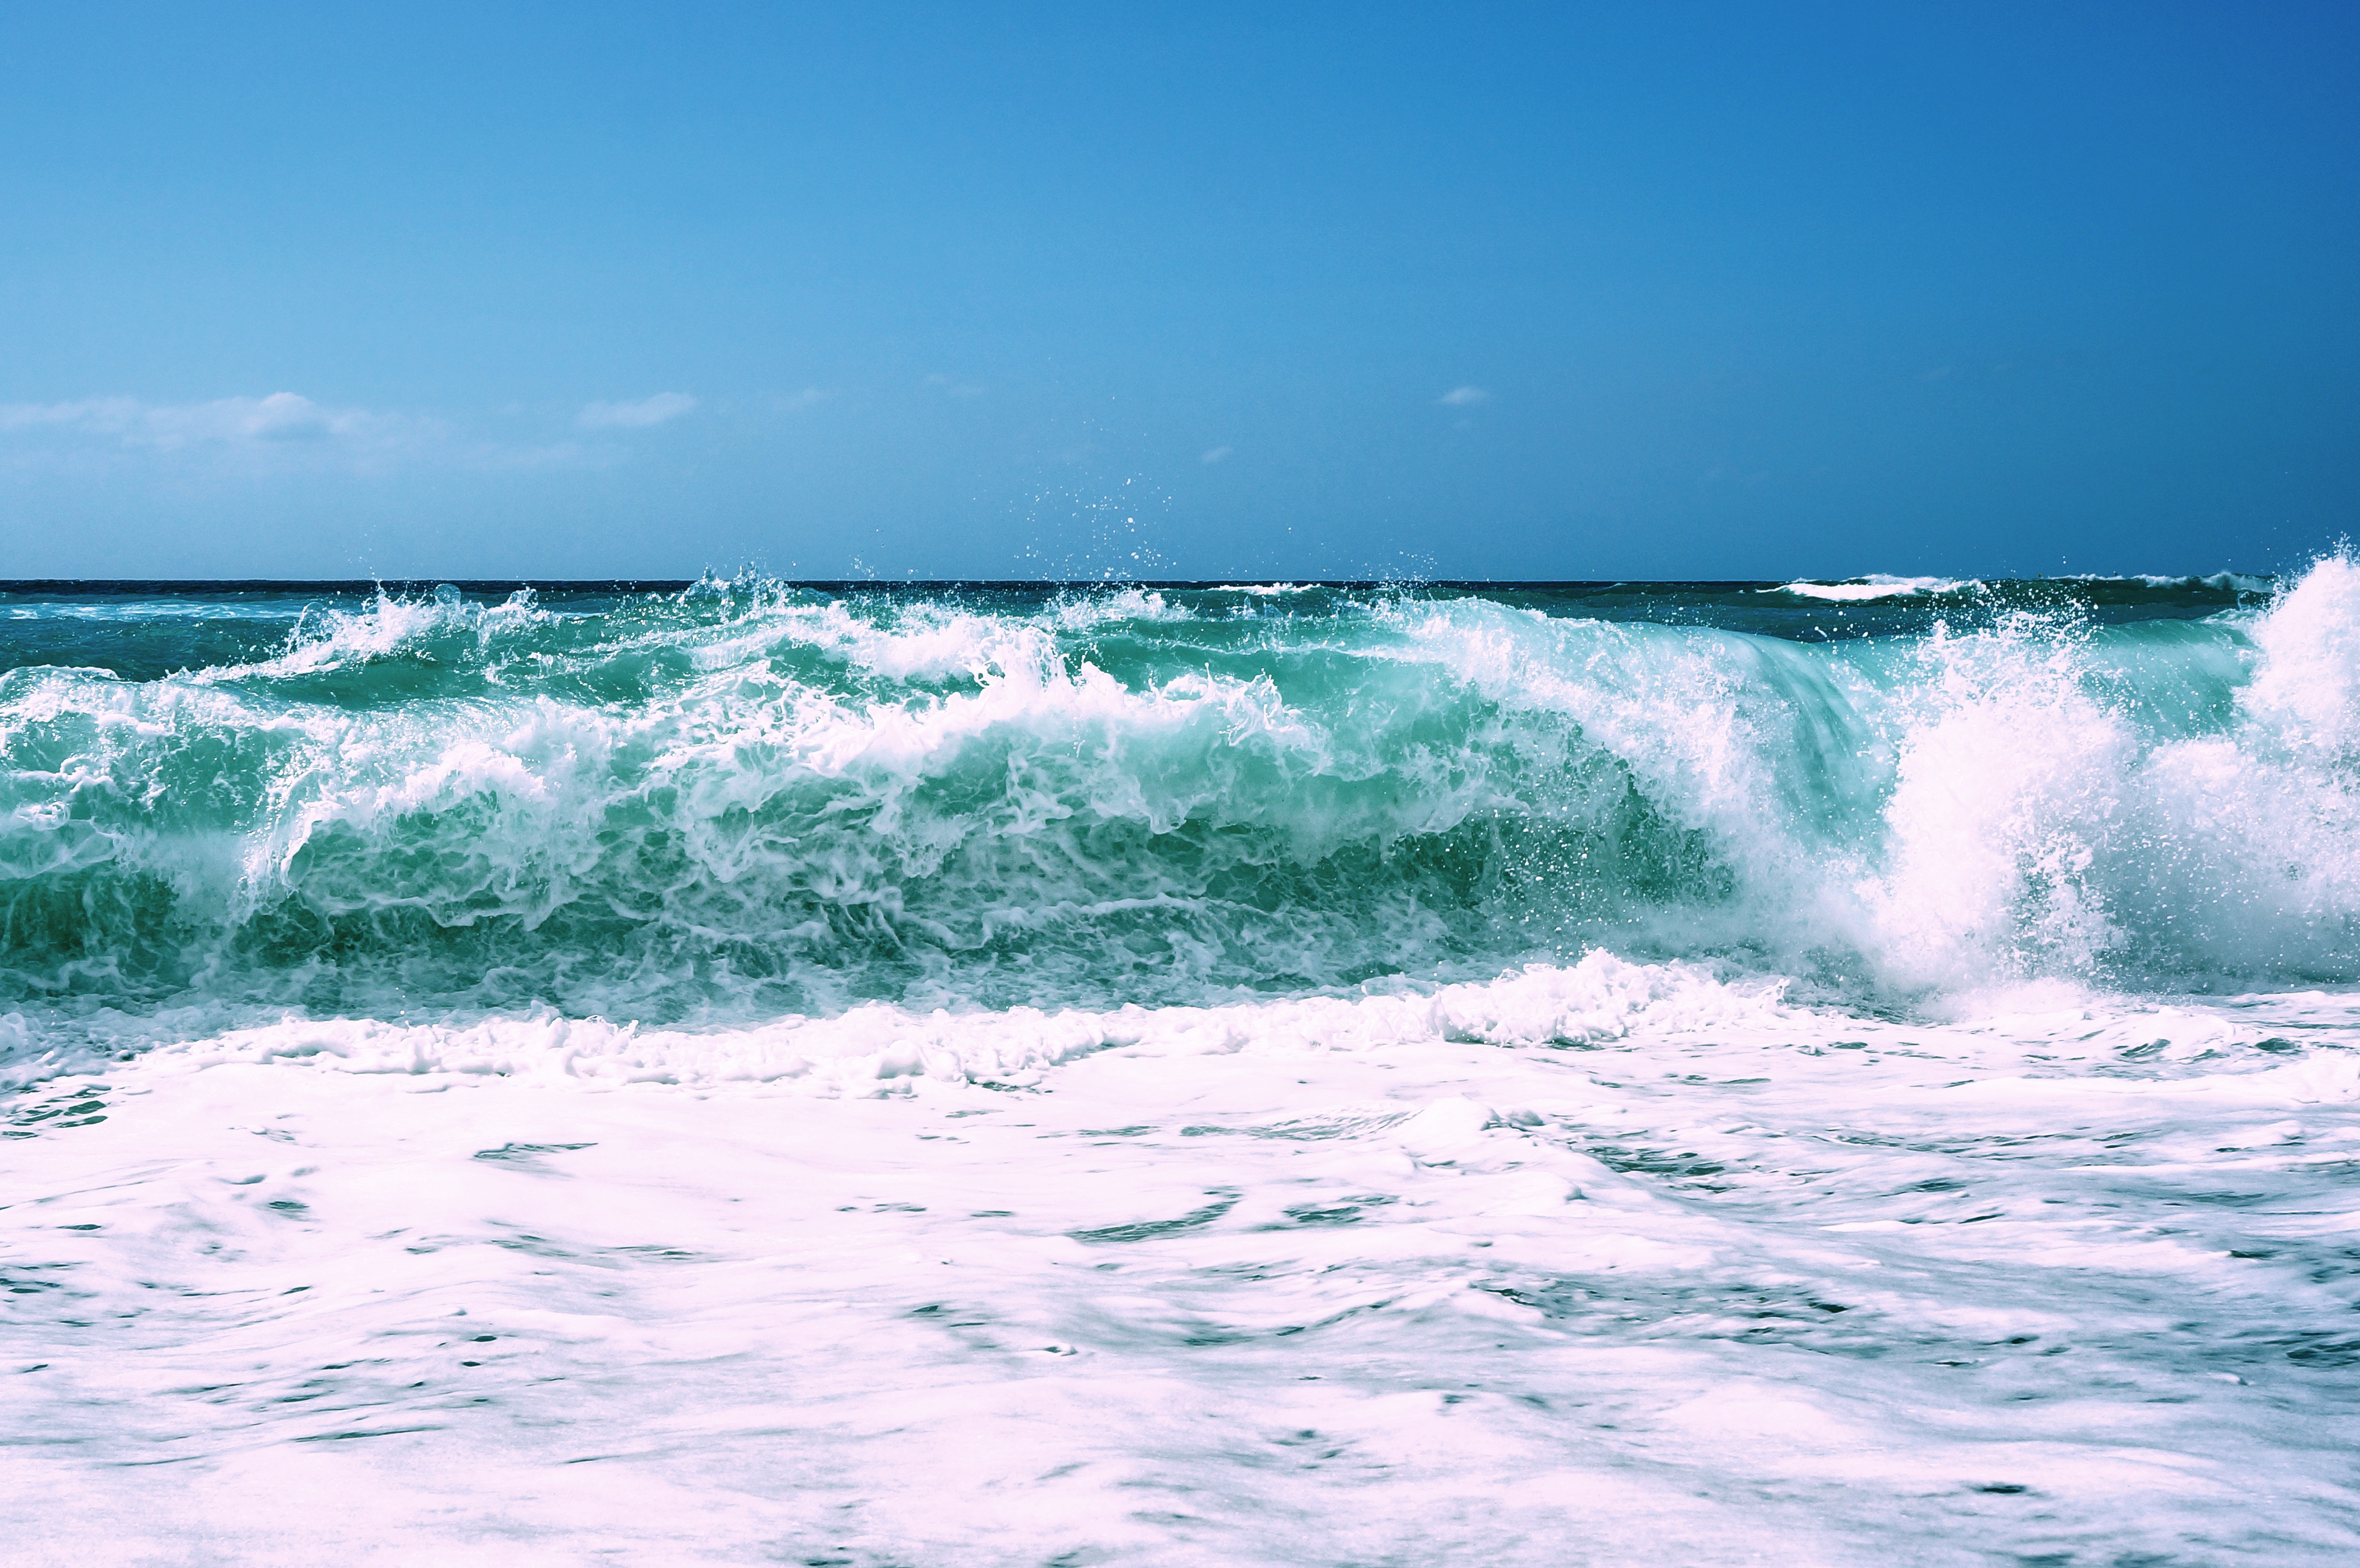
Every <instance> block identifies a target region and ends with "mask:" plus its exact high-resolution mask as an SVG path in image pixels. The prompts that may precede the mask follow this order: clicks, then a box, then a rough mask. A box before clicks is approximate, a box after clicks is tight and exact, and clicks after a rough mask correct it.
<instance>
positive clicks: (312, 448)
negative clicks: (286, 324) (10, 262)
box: [0, 392, 613, 474]
mask: <svg viewBox="0 0 2360 1568" xmlns="http://www.w3.org/2000/svg"><path fill="white" fill-rule="evenodd" d="M0 460H5V461H7V462H9V463H11V464H12V465H14V466H16V467H19V468H27V467H29V468H45V467H64V468H66V469H69V470H82V469H88V468H89V467H90V466H91V465H93V464H101V465H108V466H112V465H115V464H118V463H137V462H141V461H146V462H150V463H169V464H173V465H176V466H184V465H187V464H191V463H194V464H199V465H203V466H213V467H215V468H218V469H221V470H223V471H224V472H225V473H229V474H275V473H291V472H297V471H311V472H321V471H343V472H347V473H354V474H384V473H386V472H388V471H389V470H392V469H395V468H398V467H406V466H412V465H418V464H426V465H448V466H459V467H467V468H478V469H510V468H545V467H565V466H573V465H577V464H581V463H589V464H592V465H594V466H595V465H599V464H602V463H607V462H611V461H612V460H613V458H612V455H611V454H602V453H599V452H595V451H592V450H589V449H585V448H584V447H583V446H581V445H579V444H578V443H576V442H573V441H561V442H557V443H555V444H543V445H519V444H516V443H511V442H502V441H486V440H484V439H481V438H480V437H475V436H471V435H468V434H466V433H464V431H462V430H458V429H456V428H454V427H453V425H452V423H451V422H450V421H449V420H447V419H443V418H441V417H439V416H437V415H432V414H413V413H397V412H387V411H384V410H381V409H375V408H331V407H328V406H326V405H324V404H321V403H315V402H313V401H312V400H311V398H309V397H304V396H303V395H302V394H301V393H300V392H273V393H271V394H269V395H268V397H214V398H210V399H208V400H206V401H203V402H199V403H148V402H143V401H141V400H140V399H139V398H137V397H82V398H72V399H68V400H65V401H61V402H56V403H0Z"/></svg>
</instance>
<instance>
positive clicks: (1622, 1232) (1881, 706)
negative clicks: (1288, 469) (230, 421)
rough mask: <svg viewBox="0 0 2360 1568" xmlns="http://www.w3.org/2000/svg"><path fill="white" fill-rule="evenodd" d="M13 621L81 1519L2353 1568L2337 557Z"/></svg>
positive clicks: (358, 1530) (31, 1133)
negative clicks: (2282, 570) (2083, 569)
mask: <svg viewBox="0 0 2360 1568" xmlns="http://www.w3.org/2000/svg"><path fill="white" fill-rule="evenodd" d="M0 653H4V654H5V659H0V663H5V673H0V762H5V769H0V789H5V791H6V793H5V799H0V1190H5V1192H6V1194H7V1197H6V1199H5V1202H0V1255H5V1258H6V1259H7V1270H6V1271H7V1283H8V1286H9V1294H8V1298H7V1299H8V1300H9V1301H10V1302H11V1306H10V1310H9V1312H8V1313H7V1314H6V1316H5V1319H0V1369H5V1370H6V1372H7V1374H8V1388H9V1393H10V1397H11V1398H12V1399H14V1400H15V1401H16V1405H15V1406H14V1407H12V1408H13V1409H16V1410H20V1411H21V1414H20V1415H19V1417H18V1419H17V1420H16V1422H15V1424H14V1427H13V1428H12V1436H13V1437H14V1438H15V1439H16V1441H15V1443H14V1446H13V1447H12V1449H11V1451H10V1452H11V1455H12V1457H11V1464H12V1465H13V1466H14V1469H13V1471H12V1476H13V1477H14V1478H15V1479H16V1481H17V1482H18V1485H17V1486H16V1487H15V1488H14V1491H13V1493H12V1494H11V1495H12V1496H14V1497H23V1498H25V1499H26V1501H25V1503H24V1504H23V1505H22V1506H21V1507H20V1508H18V1509H17V1510H16V1514H14V1515H6V1514H5V1513H0V1517H5V1518H6V1519H8V1520H9V1525H8V1528H9V1529H10V1530H11V1531H12V1533H11V1535H10V1537H9V1539H10V1540H11V1541H12V1542H15V1541H29V1542H31V1543H33V1546H32V1549H33V1550H34V1551H35V1552H36V1553H37V1554H38V1552H40V1551H42V1550H44V1549H45V1546H46V1543H47V1542H48V1541H70V1542H71V1545H72V1547H73V1548H74V1549H76V1550H79V1549H80V1548H81V1547H82V1544H83V1543H82V1541H79V1540H77V1539H74V1538H73V1536H72V1533H71V1530H72V1529H78V1528H79V1524H78V1522H74V1521H86V1520H92V1519H97V1520H103V1521H104V1528H105V1530H106V1532H107V1537H106V1538H107V1540H108V1541H109V1543H110V1544H111V1545H115V1546H117V1548H118V1550H117V1551H116V1552H115V1555H116V1556H118V1557H126V1558H138V1559H141V1560H153V1561H158V1562H191V1561H206V1562H213V1561H220V1562H235V1563H277V1562H286V1563H312V1562H316V1561H318V1560H320V1559H321V1558H322V1556H323V1555H333V1554H337V1553H341V1554H343V1555H344V1556H349V1557H355V1558H361V1557H367V1556H369V1555H371V1554H372V1553H375V1554H377V1555H384V1554H385V1553H386V1552H388V1551H397V1550H398V1551H402V1552H406V1554H407V1556H408V1557H412V1558H422V1559H424V1560H431V1561H435V1562H442V1561H446V1560H450V1561H458V1560H472V1559H469V1556H468V1554H469V1553H471V1552H472V1553H475V1555H476V1556H481V1555H482V1553H483V1552H485V1551H486V1550H487V1548H486V1546H485V1542H486V1541H492V1542H495V1543H496V1546H495V1547H494V1548H490V1549H489V1550H497V1551H499V1552H505V1553H508V1555H509V1556H514V1555H515V1554H516V1552H518V1551H519V1550H521V1551H523V1552H525V1553H526V1554H527V1555H528V1556H532V1557H533V1560H534V1561H542V1560H546V1561H552V1562H554V1561H565V1562H576V1561H579V1562H590V1561H605V1560H608V1559H611V1558H613V1557H614V1556H616V1555H617V1552H621V1553H623V1554H626V1555H629V1556H631V1557H632V1558H633V1559H634V1560H635V1561H636V1560H645V1561H650V1562H666V1563H669V1562H674V1561H683V1560H686V1559H688V1558H694V1557H698V1556H700V1555H702V1556H704V1557H709V1558H712V1559H713V1560H716V1561H727V1562H733V1563H735V1562H755V1561H796V1562H807V1563H821V1562H825V1563H858V1564H867V1565H874V1568H883V1565H885V1564H897V1563H969V1562H977V1563H1009V1564H1035V1563H1042V1562H1044V1561H1056V1562H1071V1563H1262V1562H1278V1561H1284V1562H1287V1563H1332V1564H1338V1565H1342V1564H1360V1563H1406V1562H1421V1563H1423V1562H1429V1561H1431V1562H1436V1563H1444V1562H1448V1563H1458V1562H1461V1561H1466V1562H1480V1563H1533V1564H1547V1565H1550V1568H1554V1565H1556V1564H1558V1563H1564V1562H1566V1561H1568V1552H1570V1553H1571V1554H1572V1555H1573V1556H1574V1557H1575V1558H1577V1559H1582V1560H1590V1561H1597V1562H1601V1563H1655V1562H1667V1563H1682V1564H1687V1563H1696V1564H1714V1565H1721V1564H1728V1565H1732V1568H1734V1565H1737V1564H1754V1563H1763V1562H1765V1561H1775V1562H1777V1563H1789V1562H1794V1563H1819V1564H1826V1565H1828V1568H1839V1565H1841V1568H1888V1565H1889V1564H1892V1563H1927V1564H1944V1565H1956V1568H1992V1565H2014V1568H2021V1565H2023V1564H2027V1563H2052V1564H2066V1563H2071V1564H2089V1565H2092V1568H2095V1565H2113V1568H2122V1565H2124V1564H2128V1563H2267V1564H2270V1565H2271V1568H2279V1565H2283V1564H2297V1563H2300V1564H2304V1565H2306V1568H2308V1565H2313V1564H2316V1565H2318V1568H2328V1565H2331V1564H2342V1563H2350V1562H2353V1561H2355V1557H2360V1507H2355V1493H2354V1492H2353V1489H2352V1487H2351V1485H2350V1478H2351V1454H2350V1447H2351V1445H2350V1442H2349V1440H2348V1436H2347V1434H2348V1432H2349V1430H2350V1427H2351V1421H2350V1414H2351V1410H2352V1406H2353V1397H2354V1393H2355V1388H2360V1383H2355V1369H2360V1338H2355V1334H2354V1333H2353V1324H2354V1323H2355V1321H2360V1320H2355V1316H2354V1312H2355V1304H2360V1269H2356V1268H2355V1256H2354V1253H2353V1248H2352V1246H2351V1238H2352V1236H2353V1234H2354V1231H2355V1226H2356V1225H2360V1183H2355V1180H2354V1178H2355V1176H2360V990H2355V987H2354V985H2353V982H2354V981H2355V979H2360V853H2355V849H2356V848H2360V568H2355V566H2354V565H2353V564H2351V563H2349V562H2347V561H2343V560H2340V559H2339V560H2329V561H2322V562H2320V563H2318V564H2317V565H2315V566H2313V567H2312V568H2311V569H2310V570H2309V571H2307V572H2302V573H2300V574H2297V575H2295V576H2294V577H2292V578H2291V579H2289V580H2288V581H2286V582H2283V583H2256V582H2252V581H2241V580H2234V579H2227V578H2223V579H2219V580H2213V581H2197V580H2166V581H2148V580H2135V581H2127V582H2124V581H2114V582H2041V583H1991V584H1985V583H1941V582H1932V581H1926V580H1917V581H1896V580H1877V581H1864V582H1859V583H1739V584H1702V585H1698V584H1637V585H1633V584H1613V585H1599V584H1590V585H1579V584H1578V585H1569V586H1568V585H1559V586H1553V587H1535V586H1523V587H1516V588H1499V587H1490V586H1478V585H1448V584H1443V585H1437V584H1425V585H1403V584H1392V585H1354V586H1327V587H1308V588H1306V587H1299V586H1295V585H1287V584H1218V583H1214V584H1162V585H1138V584H1133V585H1100V586H1095V587H1075V588H1039V587H1009V586H967V587H945V586H929V587H925V588H912V587H891V588H884V587H871V586H868V585H862V584H828V585H819V586H812V585H801V586H798V585H792V584H782V583H762V582H734V583H672V584H628V585H618V584H606V585H595V586H585V585H581V584H572V585H565V584H541V585H521V584H455V585H437V584H432V583H426V584H412V585H388V586H387V587H386V588H385V589H383V590H382V591H380V590H379V589H377V587H376V586H375V585H373V584H358V585H351V586H349V587H338V586H334V585H330V586H321V585H293V586H255V585H246V586H242V587H219V586H216V587H185V586H179V587H140V586H121V587H115V588H106V589H91V588H84V587H76V586H72V585H55V584H50V585H39V584H36V585H24V584H18V585H15V586H13V587H10V588H7V589H5V592H0ZM2257 1476H2258V1477H2265V1478H2266V1480H2267V1484H2257V1483H2256V1477H2257ZM322 1499H329V1500H332V1503H333V1506H329V1505H328V1504H325V1503H323V1502H322ZM60 1519H64V1520H68V1521H70V1524H71V1528H70V1529H69V1530H68V1532H67V1533H66V1534H64V1535H60V1533H59V1527H58V1524H57V1521H58V1520H60ZM388 1543H396V1544H394V1545H390V1546H389V1545H388ZM536 1554H537V1555H536ZM83 1555H85V1556H86V1555H87V1552H84V1553H83Z"/></svg>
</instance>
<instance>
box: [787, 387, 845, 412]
mask: <svg viewBox="0 0 2360 1568" xmlns="http://www.w3.org/2000/svg"><path fill="white" fill-rule="evenodd" d="M835 395H836V394H834V393H832V392H828V391H825V390H823V389H822V388H820V387H804V388H803V390H802V391H800V392H791V393H789V394H788V395H787V396H786V397H774V398H772V399H771V406H772V407H773V408H777V409H778V410H779V412H781V414H801V413H806V412H809V411H810V410H811V409H814V408H818V407H819V406H820V405H821V404H822V403H825V402H826V401H827V400H828V399H829V398H830V397H834V396H835Z"/></svg>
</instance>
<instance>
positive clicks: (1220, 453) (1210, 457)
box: [1196, 446, 1234, 463]
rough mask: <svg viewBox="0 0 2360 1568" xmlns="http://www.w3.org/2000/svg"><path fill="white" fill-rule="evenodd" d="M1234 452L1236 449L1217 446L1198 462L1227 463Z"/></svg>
mask: <svg viewBox="0 0 2360 1568" xmlns="http://www.w3.org/2000/svg"><path fill="white" fill-rule="evenodd" d="M1233 450H1234V449H1232V448H1229V447H1226V446H1217V447H1215V448H1214V449H1213V450H1212V451H1210V452H1207V453H1206V454H1205V455H1204V456H1202V457H1200V458H1198V459H1197V460H1196V461H1197V462H1199V463H1223V462H1227V461H1228V460H1229V456H1230V455H1231V452H1232V451H1233Z"/></svg>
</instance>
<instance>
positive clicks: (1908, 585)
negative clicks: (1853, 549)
mask: <svg viewBox="0 0 2360 1568" xmlns="http://www.w3.org/2000/svg"><path fill="white" fill-rule="evenodd" d="M1982 586H1983V584H1982V583H1978V582H1975V581H1974V580H1973V579H1972V578H1958V577H1889V576H1886V575H1885V574H1884V573H1882V572H1879V573H1876V574H1874V575H1873V576H1868V577H1853V578H1847V579H1845V580H1844V581H1842V582H1841V583H1812V582H1808V581H1802V582H1795V583H1786V585H1785V586H1783V587H1778V588H1765V589H1763V590H1761V592H1763V593H1792V594H1794V595H1795V596H1796V597H1797V598H1798V599H1826V600H1829V601H1831V602H1833V603H1836V604H1865V603H1867V602H1869V601H1871V600H1876V599H1914V598H1917V596H1919V595H1920V594H1928V593H1958V592H1959V591H1960V590H1961V589H1964V588H1980V587H1982Z"/></svg>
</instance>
